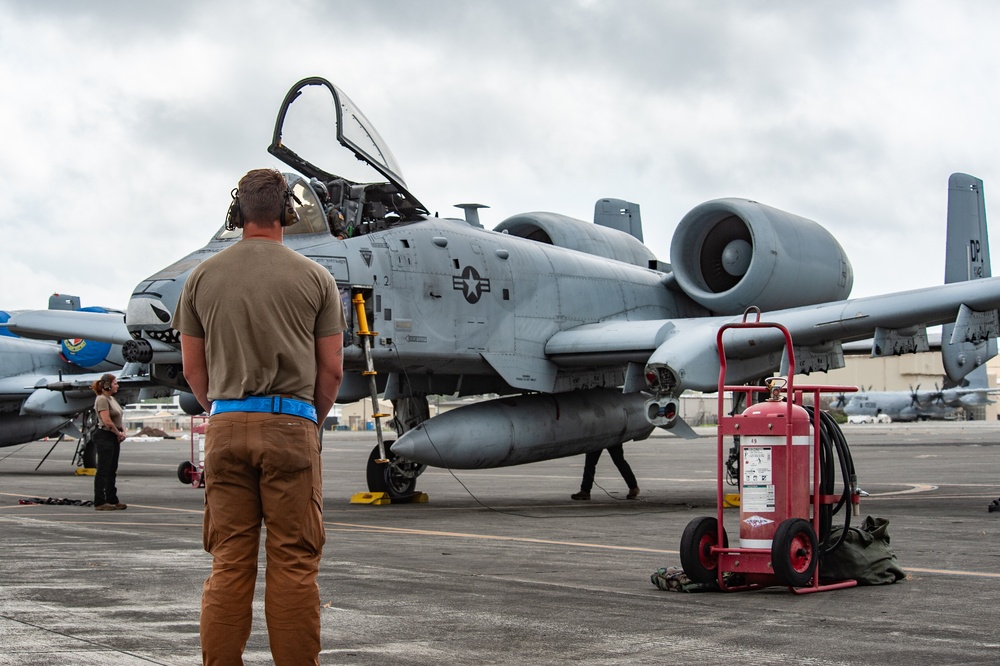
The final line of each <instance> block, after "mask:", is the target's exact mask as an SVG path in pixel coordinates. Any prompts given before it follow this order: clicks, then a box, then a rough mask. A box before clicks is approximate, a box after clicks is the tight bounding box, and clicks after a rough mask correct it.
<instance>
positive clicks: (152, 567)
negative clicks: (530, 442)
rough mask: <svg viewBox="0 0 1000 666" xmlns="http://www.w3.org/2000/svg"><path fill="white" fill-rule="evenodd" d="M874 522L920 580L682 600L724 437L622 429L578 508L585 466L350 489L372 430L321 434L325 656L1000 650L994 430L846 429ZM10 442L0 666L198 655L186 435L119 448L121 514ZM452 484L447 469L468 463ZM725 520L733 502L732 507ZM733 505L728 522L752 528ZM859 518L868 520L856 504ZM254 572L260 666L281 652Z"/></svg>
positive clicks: (847, 656)
mask: <svg viewBox="0 0 1000 666" xmlns="http://www.w3.org/2000/svg"><path fill="white" fill-rule="evenodd" d="M844 431H845V434H846V435H847V439H848V441H849V443H850V444H851V446H852V452H853V455H854V459H855V463H856V466H857V468H858V472H859V475H860V481H861V486H862V488H864V489H865V490H866V491H867V492H869V493H871V497H868V498H866V499H865V500H864V501H863V503H862V506H861V511H862V516H865V515H873V516H882V517H885V518H888V519H889V520H890V521H891V523H890V526H889V532H890V535H891V537H892V545H893V547H894V549H895V551H896V554H897V556H898V558H899V561H900V564H901V565H902V566H903V568H904V569H905V570H906V571H907V574H908V576H907V579H906V580H904V581H902V582H900V583H897V584H895V585H888V586H882V587H858V588H852V589H847V590H841V591H834V592H825V593H819V594H808V595H794V594H792V593H791V592H789V591H788V590H787V589H786V588H768V589H767V590H763V591H756V592H740V593H728V594H725V593H703V594H684V593H677V592H664V591H661V590H659V589H657V588H656V587H654V586H653V585H652V584H651V583H650V574H651V573H652V572H654V571H655V570H656V569H657V568H659V567H665V566H671V565H673V566H679V565H680V559H679V555H678V552H677V551H678V545H679V542H680V537H681V532H682V531H683V529H684V526H685V525H686V524H687V523H688V521H690V520H691V519H692V518H695V517H698V516H703V515H714V511H715V509H714V506H715V459H716V457H715V448H716V438H715V435H714V430H712V429H703V430H700V431H699V432H701V433H703V436H702V437H701V438H700V439H698V440H694V441H684V440H680V439H676V438H673V437H669V436H664V435H659V434H656V435H654V436H653V437H651V438H650V439H649V440H647V441H645V442H640V443H633V444H627V445H626V447H625V450H626V457H627V459H628V460H629V462H630V463H631V465H632V467H633V469H634V470H635V472H636V474H637V476H638V478H639V483H640V486H641V487H642V495H641V498H640V500H639V501H627V500H624V499H623V497H624V495H625V492H626V489H625V488H624V484H623V483H622V481H621V478H620V476H619V475H618V472H617V470H616V469H615V467H614V465H613V464H612V463H611V460H610V459H609V458H607V457H603V458H602V460H601V462H600V464H599V465H598V476H597V483H598V484H599V485H600V486H601V487H603V488H604V489H606V490H607V493H605V492H604V491H602V489H601V488H600V487H597V488H595V489H594V493H593V497H594V499H593V500H592V501H590V502H574V501H571V500H570V499H569V495H570V494H571V493H573V492H575V491H576V490H577V489H578V488H579V481H580V476H581V471H582V465H583V457H582V456H577V457H575V458H569V459H563V460H556V461H549V462H545V463H537V464H533V465H526V466H521V467H512V468H506V469H498V470H483V471H459V472H456V475H455V476H452V475H451V474H450V473H449V472H448V471H446V470H429V471H428V472H426V473H425V474H424V475H423V476H422V477H421V479H420V481H419V483H418V489H420V490H423V491H425V492H427V493H428V495H429V496H430V502H429V503H427V504H414V505H391V506H364V505H352V504H349V503H348V500H349V498H350V496H351V494H353V493H355V492H359V491H364V490H365V489H366V488H365V487H364V466H365V462H366V460H367V457H368V452H369V451H370V450H371V448H372V446H374V443H375V441H374V433H351V432H336V433H327V434H326V435H325V446H324V453H323V462H324V466H325V469H324V478H325V497H326V501H325V521H326V526H327V547H326V551H325V555H324V559H323V564H322V568H321V572H320V578H319V582H320V588H321V598H322V602H323V611H322V617H323V645H324V651H323V654H322V663H324V664H380V665H384V664H387V663H392V664H434V665H440V664H566V663H576V664H662V663H672V664H705V663H731V664H788V663H798V664H845V665H846V664H889V665H891V664H901V665H902V664H905V665H906V666H912V665H913V664H930V663H933V664H996V663H998V662H1000V635H998V623H997V608H998V607H1000V513H989V512H988V511H987V507H988V505H989V504H990V502H991V501H992V500H993V499H996V498H997V497H1000V481H998V477H1000V474H998V473H1000V423H982V422H980V423H931V424H914V425H878V426H874V425H872V426H845V428H844ZM50 446H51V443H50V442H36V443H33V444H29V445H25V446H22V447H11V448H7V449H0V530H2V537H0V538H2V550H0V664H17V665H18V666H25V665H36V664H37V665H42V664H45V665H48V664H60V665H78V664H102V665H109V664H178V665H181V664H199V663H201V662H200V649H199V644H198V613H199V600H200V591H201V584H202V581H203V580H204V578H205V577H206V575H207V574H208V571H209V567H210V560H209V557H208V555H206V554H205V553H204V552H203V551H202V549H201V506H202V501H203V491H202V490H198V489H194V488H191V487H190V486H184V485H182V484H180V483H179V482H178V480H177V477H176V472H175V470H176V468H177V464H178V462H180V461H181V460H184V459H186V458H187V457H188V452H189V442H188V441H187V440H177V441H172V442H171V441H163V442H151V443H126V444H125V446H124V448H123V452H122V462H121V466H120V469H119V480H118V487H119V490H120V496H121V499H122V501H124V502H127V503H128V504H129V508H128V510H127V511H121V512H95V511H94V510H93V509H92V508H83V507H75V506H58V505H56V506H51V505H19V504H18V499H20V498H26V497H56V498H74V499H90V498H91V490H92V477H83V476H74V475H73V474H72V467H71V465H70V459H71V457H72V449H73V445H72V444H60V445H59V447H57V448H56V450H55V452H54V453H53V454H52V455H51V456H50V457H49V459H48V460H47V461H46V462H45V464H44V465H42V467H41V469H40V470H39V471H34V467H35V465H36V464H37V463H38V461H39V460H40V459H41V458H42V456H44V454H45V452H46V451H47V450H48V449H49V447H50ZM456 477H457V478H456ZM730 515H733V516H735V514H734V513H727V516H730ZM735 520H736V519H735V518H733V522H732V523H729V522H727V525H732V526H731V527H730V528H729V531H730V534H733V533H734V532H738V526H737V524H736V522H735ZM856 520H860V519H856ZM262 576H263V567H261V578H260V580H259V584H258V589H257V602H256V609H255V613H256V618H255V624H254V633H253V635H252V636H251V638H250V643H249V645H248V647H247V652H246V663H247V664H267V663H270V653H269V652H268V647H267V636H266V631H265V628H264V625H263V609H262V599H263V596H262V593H263V578H262Z"/></svg>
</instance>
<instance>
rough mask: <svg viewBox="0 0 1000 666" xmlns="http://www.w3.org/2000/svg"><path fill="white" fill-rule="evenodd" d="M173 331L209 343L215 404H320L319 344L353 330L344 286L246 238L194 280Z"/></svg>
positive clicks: (280, 248)
mask: <svg viewBox="0 0 1000 666" xmlns="http://www.w3.org/2000/svg"><path fill="white" fill-rule="evenodd" d="M172 325H173V327H174V328H175V329H176V330H178V331H180V332H181V333H183V334H184V335H190V336H193V337H197V338H204V340H205V359H206V363H207V365H208V399H209V400H234V399H240V398H243V397H245V396H248V395H285V396H293V397H295V398H298V399H299V400H306V401H308V402H313V398H314V392H315V380H316V347H315V343H314V341H315V339H316V338H322V337H326V336H330V335H336V334H337V333H341V332H343V331H344V330H346V329H347V323H346V321H345V320H344V311H343V305H342V304H341V301H340V292H339V290H338V289H337V283H336V282H335V281H334V279H333V276H331V275H330V273H329V272H328V271H326V270H325V269H324V268H323V267H321V266H320V265H319V264H317V263H316V262H314V261H312V260H311V259H308V258H306V257H304V256H302V255H300V254H298V253H297V252H295V251H294V250H291V249H289V248H287V247H285V246H284V245H282V244H281V243H277V242H275V241H270V240H259V239H243V240H240V241H239V242H237V243H236V244H235V245H233V246H231V247H228V248H226V249H225V250H223V251H222V252H220V253H218V254H217V255H215V256H213V257H210V258H209V259H206V260H205V261H203V262H202V263H201V264H199V265H198V266H197V267H196V268H195V269H194V270H193V271H192V272H191V275H190V276H189V277H188V279H187V282H186V283H185V284H184V289H183V290H182V292H181V297H180V301H179V302H178V304H177V309H176V311H175V312H174V318H173V324H172Z"/></svg>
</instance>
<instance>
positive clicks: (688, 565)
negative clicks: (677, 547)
mask: <svg viewBox="0 0 1000 666" xmlns="http://www.w3.org/2000/svg"><path fill="white" fill-rule="evenodd" d="M718 539H719V521H718V520H716V519H715V518H708V517H702V518H695V519H694V520H692V521H691V522H690V523H688V525H687V527H685V528H684V533H683V534H682V535H681V567H682V568H683V569H684V573H686V574H687V577H688V578H690V579H691V580H693V581H694V582H696V583H714V582H715V581H716V580H717V576H718V573H717V571H716V570H717V569H718V568H719V559H718V557H717V556H715V555H713V554H712V553H711V552H710V549H711V548H712V546H717V545H719V544H718ZM722 545H723V547H728V546H729V535H728V534H726V532H725V529H723V532H722Z"/></svg>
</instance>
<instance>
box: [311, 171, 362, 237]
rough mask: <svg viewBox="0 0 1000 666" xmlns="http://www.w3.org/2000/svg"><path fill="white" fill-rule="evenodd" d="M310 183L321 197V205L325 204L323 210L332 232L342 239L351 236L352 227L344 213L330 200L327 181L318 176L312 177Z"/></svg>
mask: <svg viewBox="0 0 1000 666" xmlns="http://www.w3.org/2000/svg"><path fill="white" fill-rule="evenodd" d="M309 185H310V186H312V189H313V191H314V192H316V195H317V196H318V197H319V200H320V205H322V206H323V212H324V213H325V214H326V219H327V222H328V223H329V225H330V232H331V233H332V234H333V235H334V236H336V237H337V238H339V239H340V240H344V239H345V238H348V237H350V236H351V235H352V234H351V228H350V227H348V225H347V221H346V220H345V219H344V214H343V213H342V212H341V211H340V209H339V208H337V206H336V204H334V203H333V202H332V201H331V200H330V190H329V189H328V188H327V186H326V183H324V182H323V181H321V180H320V179H318V178H310V179H309Z"/></svg>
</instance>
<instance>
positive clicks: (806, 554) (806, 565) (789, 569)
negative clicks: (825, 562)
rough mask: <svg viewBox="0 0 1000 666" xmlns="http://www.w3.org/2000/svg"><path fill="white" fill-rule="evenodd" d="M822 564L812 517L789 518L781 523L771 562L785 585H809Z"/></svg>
mask: <svg viewBox="0 0 1000 666" xmlns="http://www.w3.org/2000/svg"><path fill="white" fill-rule="evenodd" d="M818 564H819V550H818V548H817V540H816V532H814V531H813V528H812V524H811V523H810V522H809V521H808V520H804V519H802V518H789V519H788V520H786V521H784V522H782V523H781V524H780V525H778V529H777V531H776V532H775V533H774V541H772V542H771V565H772V566H773V567H774V574H775V575H776V576H777V577H778V579H779V580H780V581H781V582H782V583H783V584H785V585H790V586H792V587H805V586H806V585H808V584H809V583H810V582H812V579H813V575H815V573H816V566H817V565H818Z"/></svg>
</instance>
